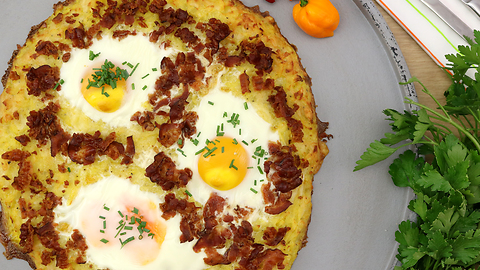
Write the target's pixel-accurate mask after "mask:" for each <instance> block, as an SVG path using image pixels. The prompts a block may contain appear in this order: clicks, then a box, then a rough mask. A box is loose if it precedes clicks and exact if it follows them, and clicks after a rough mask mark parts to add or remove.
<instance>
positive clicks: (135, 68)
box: [127, 63, 140, 76]
mask: <svg viewBox="0 0 480 270" xmlns="http://www.w3.org/2000/svg"><path fill="white" fill-rule="evenodd" d="M138 64H140V63H137V64H136V65H135V67H134V68H133V70H132V72H130V76H132V75H133V73H134V72H135V70H137V67H138ZM127 65H128V66H129V67H130V68H131V67H132V65H131V64H127Z"/></svg>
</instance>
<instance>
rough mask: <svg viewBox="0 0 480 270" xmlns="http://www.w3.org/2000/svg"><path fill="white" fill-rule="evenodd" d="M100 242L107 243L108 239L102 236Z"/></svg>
mask: <svg viewBox="0 0 480 270" xmlns="http://www.w3.org/2000/svg"><path fill="white" fill-rule="evenodd" d="M100 242H102V243H104V244H106V243H108V240H107V239H105V238H102V239H101V240H100Z"/></svg>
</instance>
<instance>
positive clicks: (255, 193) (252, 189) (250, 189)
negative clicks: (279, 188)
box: [250, 188, 258, 194]
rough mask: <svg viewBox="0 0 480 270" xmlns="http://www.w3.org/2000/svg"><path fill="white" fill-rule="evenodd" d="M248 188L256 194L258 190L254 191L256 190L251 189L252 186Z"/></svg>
mask: <svg viewBox="0 0 480 270" xmlns="http://www.w3.org/2000/svg"><path fill="white" fill-rule="evenodd" d="M250 190H251V191H252V192H253V193H255V194H257V193H258V191H256V190H255V189H253V188H250Z"/></svg>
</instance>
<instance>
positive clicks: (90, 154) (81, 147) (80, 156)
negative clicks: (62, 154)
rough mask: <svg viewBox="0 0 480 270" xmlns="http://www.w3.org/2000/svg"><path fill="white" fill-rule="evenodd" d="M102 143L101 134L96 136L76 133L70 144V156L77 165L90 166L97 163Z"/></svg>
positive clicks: (98, 133) (97, 133)
mask: <svg viewBox="0 0 480 270" xmlns="http://www.w3.org/2000/svg"><path fill="white" fill-rule="evenodd" d="M101 143H102V139H101V138H100V132H98V131H97V132H96V133H95V134H94V135H90V134H85V133H80V134H79V133H75V134H73V136H72V139H71V140H70V142H69V143H68V156H69V157H70V159H71V160H72V161H74V162H76V163H79V164H83V165H89V164H92V163H93V162H95V157H96V154H97V149H99V146H100V145H101Z"/></svg>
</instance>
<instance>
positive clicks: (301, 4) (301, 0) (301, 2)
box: [300, 0, 308, 7]
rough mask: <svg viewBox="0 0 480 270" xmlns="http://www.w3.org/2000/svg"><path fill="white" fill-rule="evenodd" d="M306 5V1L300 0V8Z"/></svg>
mask: <svg viewBox="0 0 480 270" xmlns="http://www.w3.org/2000/svg"><path fill="white" fill-rule="evenodd" d="M307 4H308V0H300V6H301V7H304V6H306V5H307Z"/></svg>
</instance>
